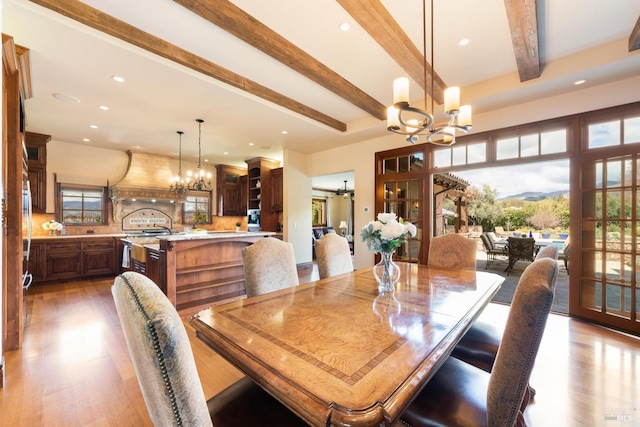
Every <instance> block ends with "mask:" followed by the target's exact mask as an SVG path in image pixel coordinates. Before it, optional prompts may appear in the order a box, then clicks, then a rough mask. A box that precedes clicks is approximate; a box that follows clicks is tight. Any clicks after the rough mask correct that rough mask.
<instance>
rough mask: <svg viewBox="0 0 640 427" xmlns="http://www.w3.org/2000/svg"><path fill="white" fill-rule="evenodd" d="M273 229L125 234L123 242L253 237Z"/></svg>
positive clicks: (267, 234) (137, 242)
mask: <svg viewBox="0 0 640 427" xmlns="http://www.w3.org/2000/svg"><path fill="white" fill-rule="evenodd" d="M275 234H276V233H274V232H273V231H231V230H229V231H225V230H221V231H208V232H206V233H175V234H160V235H154V236H123V238H122V239H121V240H122V241H123V242H127V243H133V244H138V245H149V244H157V243H158V240H168V241H171V242H175V241H181V240H199V239H228V238H232V237H252V236H265V237H266V236H274V235H275Z"/></svg>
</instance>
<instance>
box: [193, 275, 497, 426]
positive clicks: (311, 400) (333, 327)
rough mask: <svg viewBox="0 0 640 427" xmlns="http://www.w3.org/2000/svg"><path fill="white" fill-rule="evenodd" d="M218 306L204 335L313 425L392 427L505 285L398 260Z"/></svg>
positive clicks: (198, 327)
mask: <svg viewBox="0 0 640 427" xmlns="http://www.w3.org/2000/svg"><path fill="white" fill-rule="evenodd" d="M397 264H398V266H399V267H400V271H401V274H400V279H399V281H398V282H397V283H396V284H395V286H394V289H395V291H394V292H393V293H379V292H378V284H377V282H376V279H375V278H374V276H373V273H372V268H365V269H360V270H356V271H353V272H350V273H345V274H341V275H338V276H333V277H329V278H325V279H321V280H318V281H313V282H309V283H305V284H302V285H298V286H293V287H290V288H287V289H283V290H279V291H275V292H271V293H267V294H263V295H260V296H255V297H252V298H246V299H242V300H238V301H234V302H231V303H227V304H222V305H218V306H213V307H210V308H208V309H205V310H203V311H200V312H199V313H197V314H196V315H195V316H193V317H192V318H191V320H190V323H191V325H192V326H193V327H194V328H195V331H196V336H197V337H198V338H199V339H201V340H202V341H204V342H205V343H206V344H207V345H208V346H210V347H211V348H212V349H213V350H215V351H216V352H217V353H219V354H220V355H222V357H224V358H225V359H226V360H228V361H229V362H230V363H231V364H233V365H234V366H235V367H237V368H238V369H239V370H241V371H242V372H243V373H244V374H245V375H247V376H249V377H250V378H251V379H252V380H253V381H255V382H256V383H257V384H258V385H260V386H261V387H262V388H263V389H264V390H266V391H267V392H268V393H270V394H271V395H272V396H274V397H275V398H276V399H277V400H279V401H280V402H281V403H283V404H284V405H286V406H287V407H288V408H289V409H290V410H291V411H293V412H294V413H296V414H297V415H298V416H299V417H300V418H301V419H303V420H304V421H306V422H307V423H308V424H309V425H312V426H390V425H393V424H394V423H395V422H396V421H397V420H398V419H399V417H400V415H401V414H402V412H403V410H404V409H405V408H406V407H407V406H408V405H409V404H410V403H411V401H412V400H413V398H414V397H415V396H416V395H417V393H419V391H420V390H421V389H422V388H423V387H424V385H425V384H426V383H427V382H428V381H429V379H430V378H431V377H432V375H433V374H434V373H435V372H436V371H437V370H438V368H439V367H440V366H441V365H442V363H443V362H444V361H445V360H446V359H447V357H449V355H450V353H451V351H452V350H453V348H454V347H455V345H456V343H457V342H458V341H459V339H460V338H461V337H462V336H463V335H464V333H465V332H466V331H467V329H468V328H469V326H470V325H471V324H472V323H473V321H474V320H475V319H476V318H477V317H478V315H479V314H480V313H481V312H482V310H483V309H484V308H485V307H486V305H487V304H488V303H489V302H490V300H491V298H492V297H493V296H494V295H495V294H496V292H497V291H498V290H499V288H500V286H501V285H502V283H503V281H504V278H503V277H501V276H499V275H497V274H494V273H489V272H484V271H468V270H457V269H456V270H453V269H443V268H435V267H429V266H426V265H419V264H412V263H401V262H399V263H397Z"/></svg>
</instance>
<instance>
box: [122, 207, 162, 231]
mask: <svg viewBox="0 0 640 427" xmlns="http://www.w3.org/2000/svg"><path fill="white" fill-rule="evenodd" d="M171 225H172V224H171V217H170V216H169V215H167V214H166V213H164V212H161V211H159V210H157V209H150V208H143V209H138V210H135V211H133V212H131V213H130V214H128V215H126V216H125V217H124V218H123V219H122V231H147V230H155V231H158V230H160V229H163V228H169V229H170V228H171Z"/></svg>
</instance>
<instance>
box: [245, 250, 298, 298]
mask: <svg viewBox="0 0 640 427" xmlns="http://www.w3.org/2000/svg"><path fill="white" fill-rule="evenodd" d="M242 263H243V266H244V283H245V286H246V289H247V297H248V298H250V297H253V296H256V295H262V294H266V293H267V292H273V291H277V290H279V289H284V288H288V287H291V286H297V285H298V284H299V283H300V282H299V280H298V270H297V268H296V259H295V255H294V252H293V245H292V244H291V243H290V242H283V241H282V240H280V239H276V238H275V237H265V238H264V239H260V240H258V241H257V242H255V243H254V244H252V245H249V246H246V247H244V248H242Z"/></svg>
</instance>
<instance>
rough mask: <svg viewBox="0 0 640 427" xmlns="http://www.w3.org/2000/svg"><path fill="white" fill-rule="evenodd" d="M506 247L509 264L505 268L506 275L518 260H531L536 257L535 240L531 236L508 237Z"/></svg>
mask: <svg viewBox="0 0 640 427" xmlns="http://www.w3.org/2000/svg"><path fill="white" fill-rule="evenodd" d="M507 247H508V250H509V265H508V266H507V269H506V270H505V271H506V272H507V276H508V275H509V274H510V273H511V270H513V266H514V265H516V262H518V261H531V262H533V261H534V260H535V257H536V252H535V249H536V240H535V239H534V238H532V237H509V238H508V239H507Z"/></svg>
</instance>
